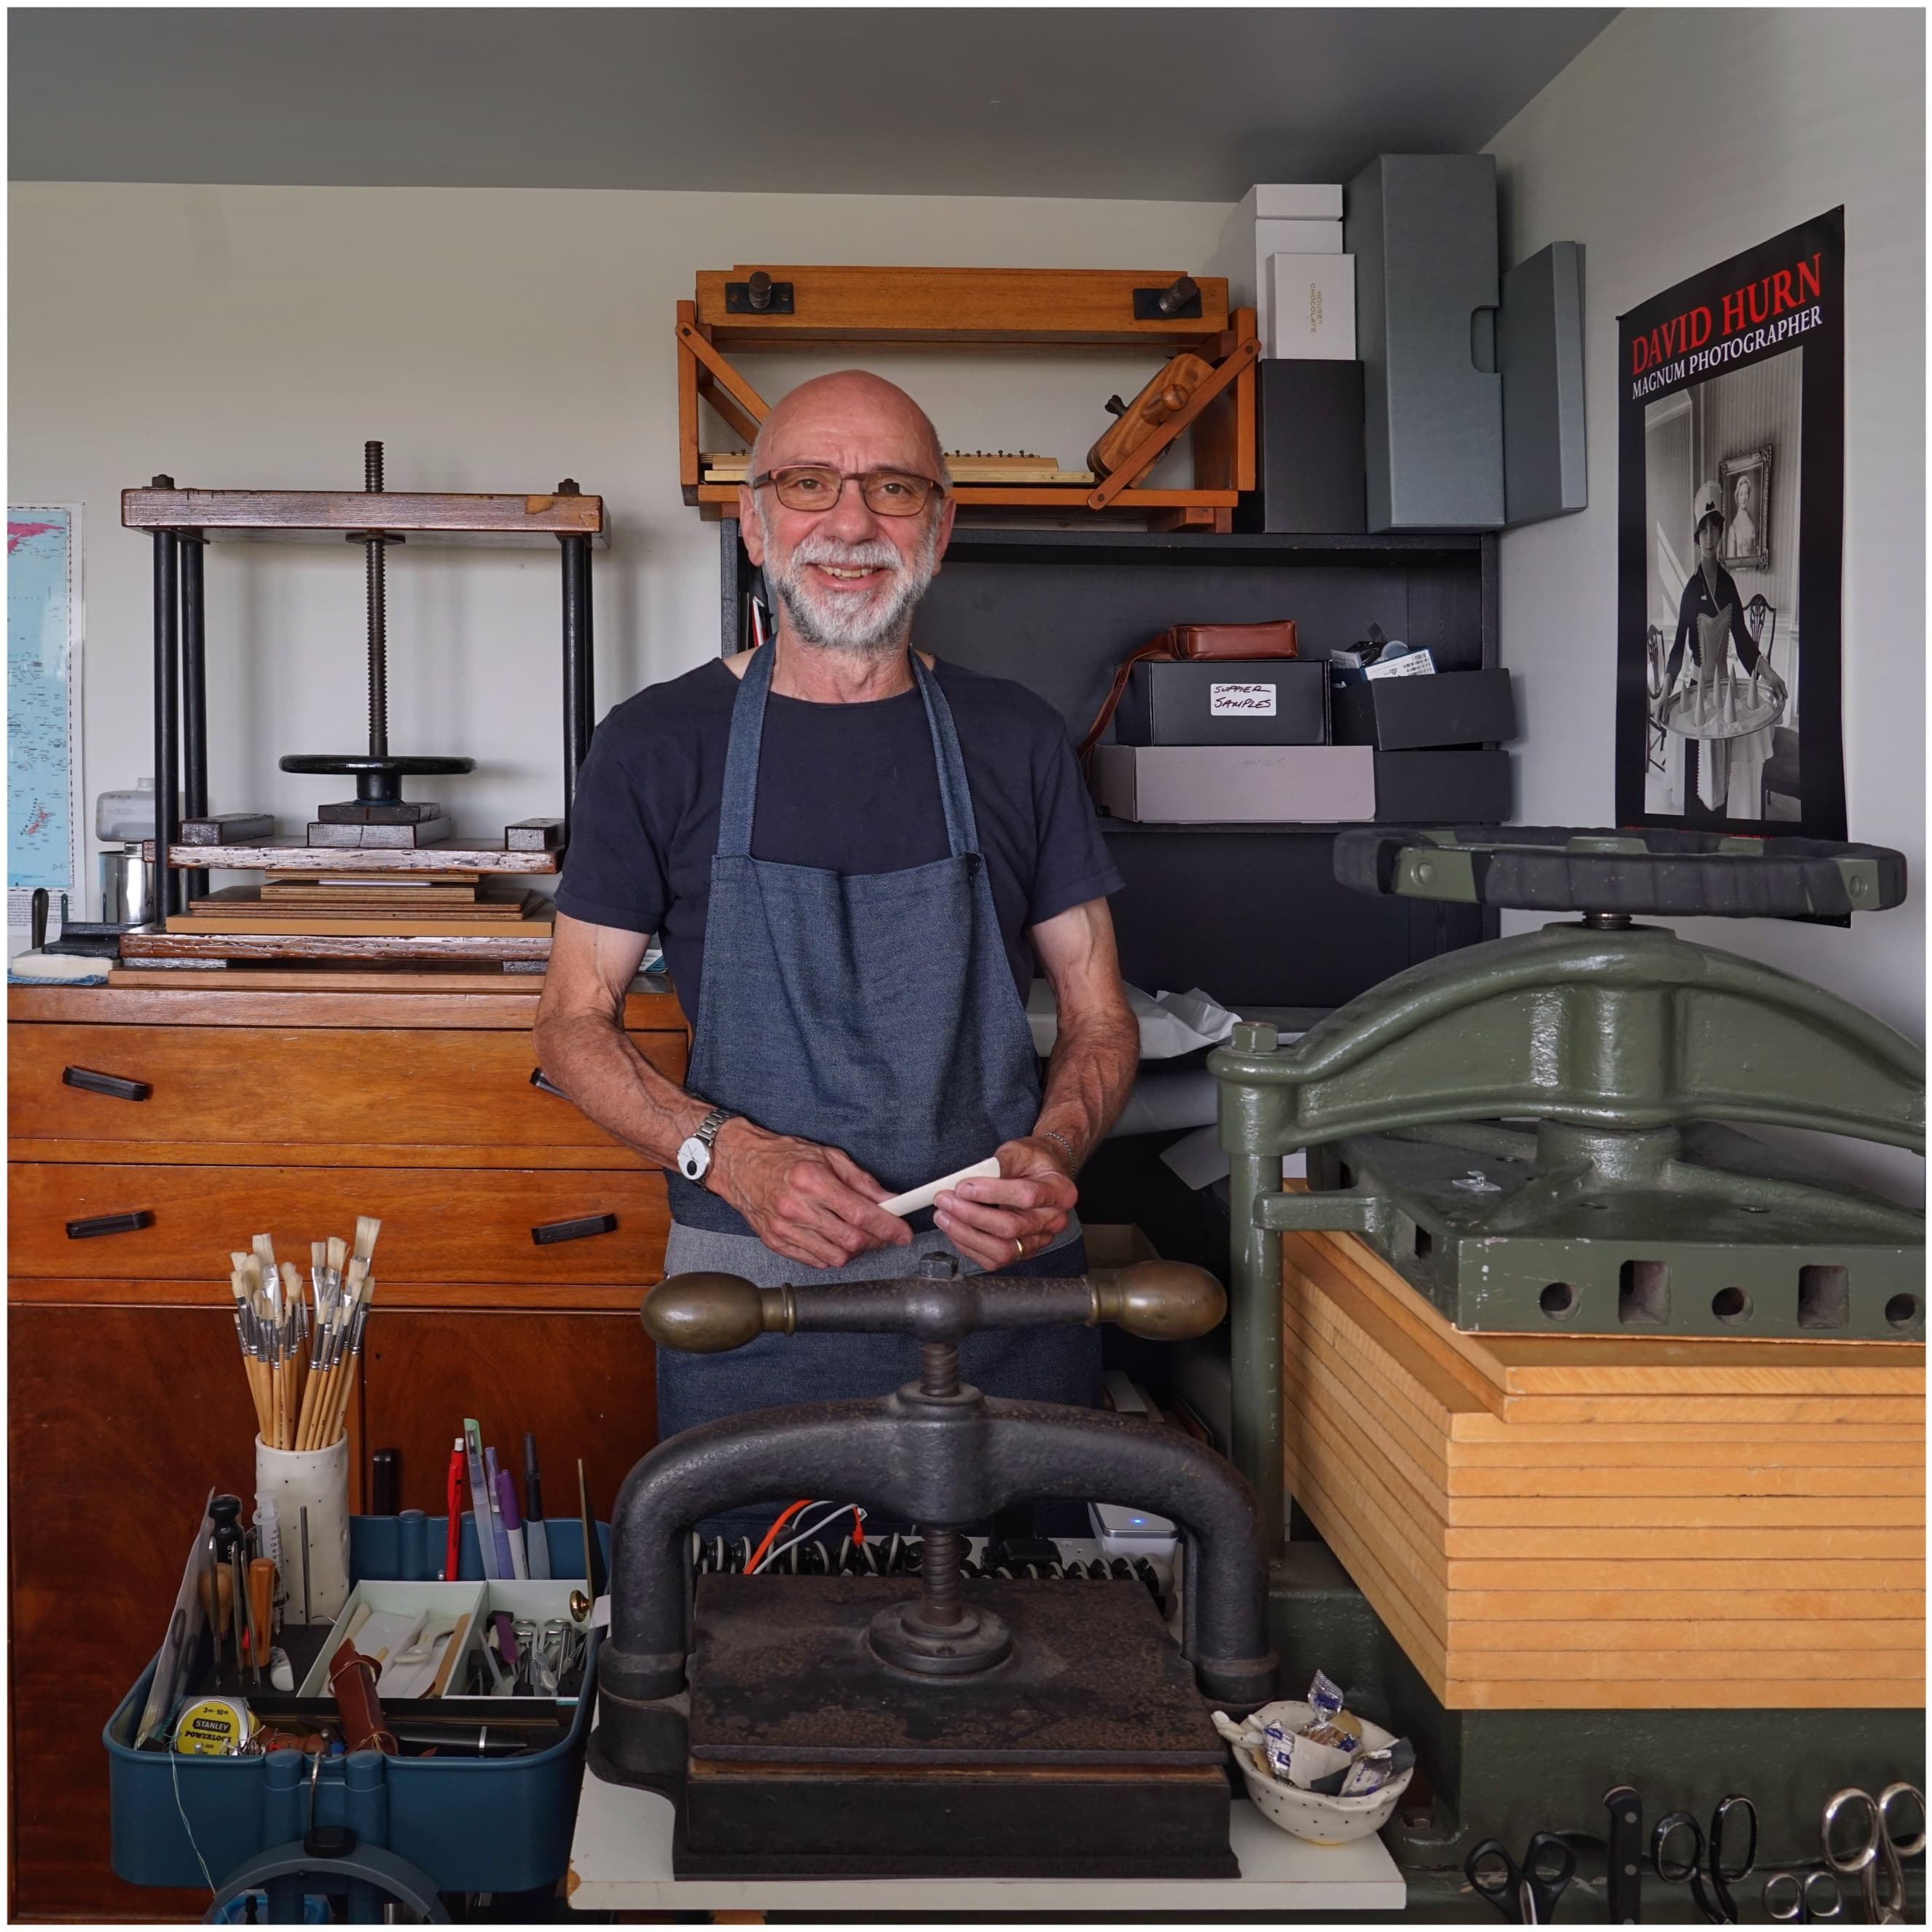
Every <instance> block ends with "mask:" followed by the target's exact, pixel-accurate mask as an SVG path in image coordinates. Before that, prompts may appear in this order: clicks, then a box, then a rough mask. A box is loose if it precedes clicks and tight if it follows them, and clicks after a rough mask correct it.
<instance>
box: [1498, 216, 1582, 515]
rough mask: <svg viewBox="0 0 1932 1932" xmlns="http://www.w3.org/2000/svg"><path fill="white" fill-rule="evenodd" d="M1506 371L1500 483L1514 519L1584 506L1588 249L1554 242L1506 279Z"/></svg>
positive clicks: (1502, 355)
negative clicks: (1585, 251)
mask: <svg viewBox="0 0 1932 1932" xmlns="http://www.w3.org/2000/svg"><path fill="white" fill-rule="evenodd" d="M1496 360H1497V362H1499V364H1501V365H1502V376H1503V481H1504V499H1505V508H1506V509H1507V511H1508V516H1509V520H1510V522H1511V524H1513V525H1514V524H1517V523H1535V522H1538V521H1539V520H1541V518H1543V517H1560V516H1562V515H1563V514H1565V512H1566V511H1571V510H1580V509H1582V508H1584V507H1585V505H1587V504H1588V503H1589V500H1590V490H1589V476H1588V474H1587V472H1586V470H1585V468H1584V463H1583V248H1582V247H1581V246H1580V244H1578V243H1577V242H1551V243H1550V246H1549V247H1548V248H1544V249H1541V250H1539V251H1538V253H1536V254H1534V255H1532V256H1531V257H1530V258H1529V260H1528V261H1526V262H1519V263H1517V265H1516V266H1515V267H1514V269H1511V271H1510V272H1509V273H1508V275H1505V276H1504V278H1503V301H1502V310H1501V311H1500V312H1499V314H1498V315H1497V317H1496Z"/></svg>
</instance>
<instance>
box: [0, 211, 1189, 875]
mask: <svg viewBox="0 0 1932 1932" xmlns="http://www.w3.org/2000/svg"><path fill="white" fill-rule="evenodd" d="M10 203H11V214H12V219H11V226H10V236H9V238H8V239H9V252H10V267H11V271H12V275H11V287H10V314H11V319H12V326H11V332H10V334H11V340H10V350H11V356H10V364H11V368H10V380H11V420H10V425H9V429H10V471H9V475H8V479H7V487H8V491H9V497H10V501H13V502H27V501H40V502H48V501H52V502H80V503H82V504H83V505H84V506H85V509H86V537H85V556H84V559H83V567H84V571H85V588H86V599H87V629H88V636H87V643H86V692H85V701H86V788H87V793H88V798H89V805H88V813H89V823H90V829H91V825H92V796H93V794H94V793H97V792H98V791H101V790H104V789H108V788H119V787H125V786H128V785H131V784H133V781H134V780H135V779H136V778H137V777H138V776H139V775H141V774H142V773H144V772H150V771H151V770H152V769H153V766H154V760H153V755H152V752H151V729H152V727H151V722H150V695H149V693H150V685H149V676H150V670H149V667H150V664H151V643H150V639H151V629H150V608H151V604H150V595H151V591H150V583H151V580H150V570H151V545H150V543H149V541H148V539H147V538H144V537H142V536H138V535H134V534H133V533H132V532H127V531H125V530H123V529H121V527H120V523H119V494H120V492H121V490H122V489H124V488H125V487H128V486H130V485H133V484H144V483H145V482H146V481H148V478H150V477H151V475H154V473H155V472H157V471H164V472H167V473H168V474H169V475H172V476H173V477H174V478H175V481H177V482H178V483H180V484H183V485H188V484H199V485H201V486H203V487H234V488H244V487H273V486H278V485H279V486H281V487H290V488H309V489H314V488H322V487H327V488H332V489H345V488H346V489H354V488H358V487H360V485H361V482H362V440H363V439H364V438H365V437H381V438H382V439H383V440H384V441H385V442H386V445H387V481H388V483H389V487H391V488H392V489H399V490H424V489H445V490H512V491H523V490H548V489H550V487H552V486H553V485H554V484H556V482H557V481H558V480H559V478H562V477H564V476H565V475H569V476H574V477H575V478H577V481H579V482H580V484H582V485H583V487H584V488H585V489H586V490H593V491H595V492H598V493H601V495H602V496H604V499H605V502H606V505H607V513H608V516H609V518H610V523H611V526H612V532H613V535H612V547H611V549H610V551H609V552H608V553H606V554H604V555H601V556H598V559H597V560H596V563H595V583H596V600H597V659H598V662H597V679H598V708H599V711H600V714H601V711H603V710H604V709H608V708H609V706H610V705H611V704H612V703H615V702H616V701H617V700H619V699H620V698H622V697H626V696H628V694H630V693H631V692H632V691H635V690H637V688H639V687H640V685H643V684H646V683H649V682H654V681H655V680H657V679H661V678H663V677H666V676H671V675H673V674H675V673H676V672H678V671H680V670H685V669H688V668H689V667H691V666H692V665H694V664H697V663H698V662H700V661H701V660H702V659H703V658H704V657H706V655H709V654H711V653H713V652H715V651H716V650H717V649H718V525H716V524H715V523H700V520H699V519H698V515H697V511H695V510H691V509H687V508H685V507H684V505H683V504H682V502H681V500H680V499H679V494H678V486H677V457H676V374H675V361H674V356H673V348H672V329H673V320H674V312H673V304H674V303H675V302H677V301H678V300H679V299H681V298H682V299H688V298H689V296H690V295H691V289H692V283H693V277H694V274H695V272H696V271H697V269H700V268H719V267H724V266H729V265H730V264H732V263H737V262H740V261H758V260H767V261H771V262H773V263H783V262H793V261H808V262H840V261H844V262H862V263H886V264H890V263H946V264H949V265H956V266H976V265H977V266H1014V267H1022V268H1025V267H1091V268H1147V269H1172V270H1174V271H1175V272H1179V271H1181V270H1182V269H1199V268H1200V267H1201V266H1202V263H1204V262H1205V258H1206V257H1207V254H1208V251H1210V250H1211V248H1213V246H1214V243H1215V241H1216V240H1217V237H1218V236H1219V234H1220V226H1221V223H1222V222H1223V220H1224V219H1225V218H1226V214H1227V210H1226V208H1225V206H1223V205H1221V204H1219V203H1209V202H1159V203H1148V202H1124V201H1096V202H1082V201H1065V200H1061V201H1056V200H1012V199H916V198H912V197H908V196H877V197H859V196H785V195H744V194H670V193H662V194H659V193H594V192H564V191H537V190H532V191H510V190H431V189H407V190H381V191H377V190H362V189H320V188H317V189H311V188H290V187H275V188H251V187H152V186H126V185H104V186H103V185H88V184H68V183H61V184H20V185H16V186H15V187H13V189H12V190H11V194H10ZM838 360H840V361H849V360H850V358H842V359H838ZM874 360H875V362H876V364H877V366H878V367H880V368H882V369H883V371H885V372H886V374H890V375H891V376H892V377H893V378H894V379H895V380H898V381H899V382H901V383H904V385H905V386H907V388H908V389H910V390H911V391H912V392H913V394H914V395H916V396H917V397H918V398H919V400H920V401H922V403H924V404H926V407H928V409H929V410H930V411H931V413H932V415H933V416H935V419H937V421H938V424H939V426H940V429H941V434H942V435H943V436H944V437H945V438H946V439H947V442H948V444H949V446H952V447H960V446H964V447H965V448H968V449H979V448H982V447H984V448H987V449H1019V448H1021V447H1023V446H1024V447H1025V448H1028V449H1033V450H1035V451H1038V452H1044V453H1048V454H1052V455H1058V456H1059V457H1061V458H1062V460H1065V461H1067V462H1068V463H1073V464H1075V465H1076V466H1078V464H1079V463H1080V462H1081V461H1082V460H1083V459H1084V457H1085V452H1086V449H1087V448H1088V445H1089V444H1090V443H1091V442H1092V441H1093V440H1094V438H1095V437H1097V436H1098V435H1099V434H1100V432H1101V431H1103V430H1105V429H1106V428H1108V427H1109V425H1110V422H1111V419H1110V418H1109V417H1108V416H1106V413H1104V412H1103V410H1102V408H1101V404H1102V403H1103V401H1105V399H1106V398H1107V396H1108V395H1110V394H1111V393H1112V392H1113V391H1114V390H1115V389H1123V388H1124V389H1125V390H1126V392H1127V393H1128V394H1129V395H1131V394H1133V390H1134V389H1135V388H1136V387H1137V386H1139V383H1141V382H1142V381H1144V380H1145V379H1146V377H1147V376H1148V375H1150V374H1152V373H1153V371H1154V367H1155V366H1156V364H1155V362H1154V360H1153V359H1151V358H1142V359H1140V360H1139V361H1136V360H1135V359H1133V358H1131V357H1127V358H1123V357H1121V356H1116V355H1113V354H1111V353H1091V352H1080V353H1073V354H1070V355H1056V356H1050V357H1049V356H1037V357H1036V356H1028V357H1024V358H1022V357H1011V356H1005V357H998V358H994V357H987V358H983V359H980V360H978V361H977V362H967V361H963V360H962V359H958V358H942V357H939V356H932V355H926V354H917V353H915V354H905V353H896V354H895V353H889V352H887V353H882V354H881V355H880V356H877V358H875V359H874ZM744 365H745V368H746V371H747V374H748V376H749V377H750V378H751V380H752V381H753V382H754V383H757V384H758V385H759V386H760V388H761V389H762V391H763V393H764V394H765V395H766V397H767V398H768V399H769V398H772V397H775V396H776V395H779V394H781V393H782V392H783V391H784V389H787V388H789V387H790V386H791V385H792V384H793V383H795V382H796V381H797V380H800V378H801V377H802V375H804V374H808V373H810V372H811V371H813V370H815V369H817V368H829V367H833V366H836V364H835V362H826V361H820V362H806V361H805V360H804V359H802V358H793V357H790V356H785V357H779V356H748V357H746V358H745V359H744ZM705 443H706V447H707V448H713V449H715V448H718V447H725V448H730V447H732V446H734V444H735V439H733V438H731V437H729V435H728V434H727V432H725V431H723V430H722V429H721V428H720V427H719V426H718V425H712V433H711V434H708V435H707V436H706V439H705ZM1173 460H1175V459H1172V458H1170V459H1169V462H1170V463H1172V461H1173ZM558 575H559V572H558V565H557V562H556V557H555V556H554V555H553V553H548V552H541V553H539V552H497V553H490V552H487V551H481V550H404V551H402V552H396V551H392V553H391V554H390V562H389V604H390V619H389V637H390V644H389V655H390V665H391V681H390V691H391V695H390V705H389V715H390V742H391V745H392V747H393V748H395V750H397V751H435V752H463V753H467V754H469V755H471V756H472V757H475V758H476V759H477V760H478V770H477V772H475V775H473V776H471V777H469V778H455V779H443V780H437V781H418V782H417V784H416V786H415V787H413V789H415V790H417V791H418V792H419V793H420V794H421V795H423V796H435V797H441V798H443V799H445V800H446V802H448V803H449V804H450V805H451V806H452V808H453V809H454V810H455V812H456V814H457V817H458V826H459V829H462V830H473V831H480V832H493V831H494V830H496V829H499V828H500V827H501V826H502V825H503V824H504V823H506V822H507V821H508V820H511V819H514V818H520V817H525V816H526V815H529V814H534V813H538V812H553V811H556V809H557V808H558V806H559V802H560V783H561V781H560V776H559V769H560V763H561V726H560V724H559V680H560V670H559V643H558V605H559V586H558ZM207 581H208V652H209V721H208V723H209V742H210V745H211V751H212V755H211V805H212V806H213V807H214V808H215V809H217V810H234V809H241V808H254V809H257V810H263V809H266V810H272V811H275V813H276V814H278V817H280V819H281V829H282V830H283V831H284V832H293V831H297V830H299V828H300V826H301V824H302V822H303V821H304V820H306V819H307V818H308V817H311V815H312V809H311V808H312V807H313V806H314V805H315V804H316V803H317V802H319V801H320V799H323V798H324V797H326V796H346V795H347V793H348V791H349V790H350V786H349V784H348V782H347V781H344V780H331V779H317V778H295V777H290V776H287V775H284V774H283V773H281V772H278V770H277V769H275V761H276V760H277V758H278V757H280V756H281V754H284V753H285V752H288V751H344V750H354V749H356V748H358V747H359V746H361V745H363V744H364V743H365V730H366V723H365V706H364V695H363V693H364V682H363V676H364V674H363V662H364V656H363V643H362V639H363V588H362V559H361V554H360V553H359V551H356V550H350V548H349V547H347V545H345V546H344V547H343V549H342V550H341V553H339V554H338V553H335V552H334V551H333V550H319V549H316V548H311V547H305V546H293V545H277V546H275V547H263V546H257V545H252V544H250V545H242V544H223V545H220V546H217V547H214V548H213V549H211V552H210V554H209V559H208V574H207ZM90 876H91V873H90Z"/></svg>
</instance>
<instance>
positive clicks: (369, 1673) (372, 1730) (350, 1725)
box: [329, 1643, 398, 1757]
mask: <svg viewBox="0 0 1932 1932" xmlns="http://www.w3.org/2000/svg"><path fill="white" fill-rule="evenodd" d="M378 1670H379V1666H378V1665H377V1662H376V1660H375V1659H374V1658H373V1657H365V1656H364V1655H362V1652H360V1651H359V1650H358V1649H356V1646H354V1645H353V1643H345V1644H344V1645H343V1646H342V1647H341V1649H339V1650H338V1651H337V1652H336V1653H335V1656H334V1657H333V1658H331V1659H330V1660H329V1690H330V1691H331V1692H332V1693H333V1694H334V1696H335V1701H336V1703H337V1704H338V1706H340V1707H341V1712H342V1741H343V1742H344V1744H346V1745H347V1746H348V1747H349V1748H350V1750H351V1751H380V1752H382V1753H383V1755H384V1756H385V1757H395V1755H396V1754H397V1751H398V1745H397V1743H396V1740H395V1734H394V1733H392V1731H391V1730H389V1727H388V1726H387V1725H386V1724H384V1723H383V1706H382V1703H381V1702H380V1700H379V1699H378V1698H377V1695H376V1678H377V1673H378Z"/></svg>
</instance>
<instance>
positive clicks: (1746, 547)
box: [1718, 443, 1772, 570]
mask: <svg viewBox="0 0 1932 1932" xmlns="http://www.w3.org/2000/svg"><path fill="white" fill-rule="evenodd" d="M1771 452H1772V446H1771V445H1770V444H1769V443H1766V444H1765V445H1764V446H1763V448H1762V449H1748V450H1746V451H1745V452H1743V453H1742V455H1738V456H1727V457H1726V458H1724V460H1723V461H1722V462H1721V463H1719V464H1718V498H1719V500H1720V501H1721V502H1722V503H1723V505H1724V561H1725V562H1726V563H1727V564H1728V565H1730V567H1731V568H1732V569H1733V570H1769V568H1771V549H1770V544H1771Z"/></svg>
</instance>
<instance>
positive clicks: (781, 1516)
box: [745, 1496, 822, 1575]
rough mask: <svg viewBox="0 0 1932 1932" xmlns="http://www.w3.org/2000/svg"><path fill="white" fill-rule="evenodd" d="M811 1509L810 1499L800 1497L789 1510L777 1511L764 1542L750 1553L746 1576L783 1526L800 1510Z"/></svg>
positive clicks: (770, 1545)
mask: <svg viewBox="0 0 1932 1932" xmlns="http://www.w3.org/2000/svg"><path fill="white" fill-rule="evenodd" d="M821 1500H822V1499H821ZM811 1507H812V1499H811V1497H809V1496H801V1497H800V1498H799V1499H798V1501H797V1502H795V1503H793V1505H791V1506H790V1508H788V1509H782V1510H781V1511H779V1512H778V1517H777V1519H776V1520H775V1522H774V1523H772V1526H771V1528H770V1529H768V1530H766V1532H765V1534H764V1538H763V1541H761V1542H760V1544H759V1545H758V1547H757V1549H755V1550H753V1551H752V1552H751V1561H750V1562H748V1563H747V1564H746V1565H745V1574H747V1575H749V1574H750V1573H751V1571H754V1570H755V1569H756V1568H757V1567H758V1562H759V1559H760V1558H761V1557H762V1556H763V1555H764V1553H765V1552H766V1550H769V1549H770V1547H772V1538H773V1537H775V1535H778V1532H779V1531H780V1530H781V1529H784V1526H785V1525H786V1524H787V1523H789V1522H790V1520H792V1518H793V1517H795V1516H796V1515H797V1514H798V1513H799V1511H800V1510H803V1509H810V1508H811Z"/></svg>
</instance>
